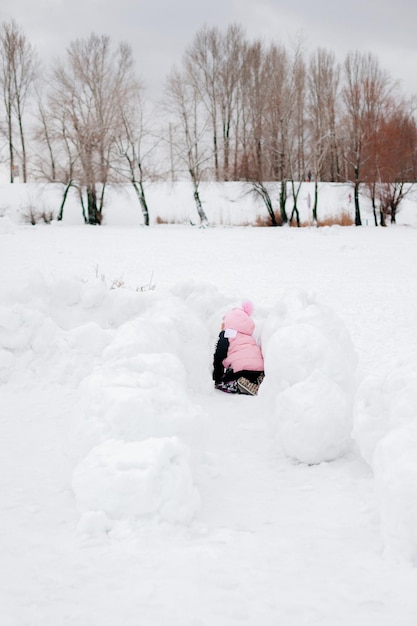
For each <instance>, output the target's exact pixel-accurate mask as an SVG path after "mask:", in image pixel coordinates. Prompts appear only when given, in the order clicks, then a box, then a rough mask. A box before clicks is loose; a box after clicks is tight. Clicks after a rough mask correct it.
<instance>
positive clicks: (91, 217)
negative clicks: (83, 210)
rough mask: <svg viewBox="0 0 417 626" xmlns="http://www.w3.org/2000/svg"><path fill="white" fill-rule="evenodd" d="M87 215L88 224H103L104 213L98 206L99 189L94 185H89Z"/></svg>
mask: <svg viewBox="0 0 417 626" xmlns="http://www.w3.org/2000/svg"><path fill="white" fill-rule="evenodd" d="M87 215H88V220H87V221H88V224H91V225H92V226H99V225H100V224H101V218H102V214H101V211H100V210H99V209H98V208H97V191H96V188H95V186H94V185H87Z"/></svg>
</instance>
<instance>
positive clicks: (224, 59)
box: [183, 25, 246, 180]
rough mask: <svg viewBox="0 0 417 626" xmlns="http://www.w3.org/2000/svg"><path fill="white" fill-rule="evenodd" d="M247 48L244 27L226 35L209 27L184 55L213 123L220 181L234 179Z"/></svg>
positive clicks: (235, 27) (201, 31) (184, 65)
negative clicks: (233, 159) (235, 133)
mask: <svg viewBox="0 0 417 626" xmlns="http://www.w3.org/2000/svg"><path fill="white" fill-rule="evenodd" d="M245 46H246V44H245V34H244V31H243V29H242V28H241V27H240V26H238V25H231V26H229V27H228V28H227V30H226V32H225V33H222V32H221V31H220V30H219V29H218V28H209V27H207V26H205V27H203V28H202V29H201V30H200V31H198V33H197V35H196V37H195V39H194V41H193V42H192V44H191V46H190V47H189V48H187V50H186V52H185V55H184V63H183V67H184V71H185V72H186V73H187V76H188V78H189V81H190V82H192V83H193V85H194V88H195V90H196V92H197V93H198V95H199V97H200V100H201V103H202V104H203V106H204V107H205V109H206V111H207V114H208V117H209V120H210V129H211V133H212V142H213V161H214V173H215V178H216V180H220V179H224V180H228V179H229V177H230V145H231V139H232V137H231V133H232V129H237V127H238V119H237V117H238V99H239V93H240V92H239V80H240V74H241V71H242V68H243V65H244V62H245ZM235 140H236V138H235Z"/></svg>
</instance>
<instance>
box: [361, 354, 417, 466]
mask: <svg viewBox="0 0 417 626" xmlns="http://www.w3.org/2000/svg"><path fill="white" fill-rule="evenodd" d="M416 380H417V362H416V360H415V356H414V354H412V355H410V356H404V357H403V358H402V359H398V360H397V362H394V363H393V362H392V361H391V362H390V363H389V364H382V365H381V366H380V369H379V372H378V371H377V372H375V373H373V374H370V375H368V376H367V377H366V378H365V379H364V380H363V382H362V383H361V385H360V387H359V389H358V392H357V394H356V399H355V407H354V427H353V438H354V439H355V441H356V443H357V445H358V448H359V450H360V452H361V455H362V456H363V458H364V459H365V461H366V462H367V463H368V464H369V465H370V466H371V467H372V465H373V455H374V452H375V448H376V446H377V444H378V442H379V441H380V440H381V439H382V437H384V436H385V435H386V434H387V433H388V432H390V431H391V430H393V429H396V428H400V427H402V426H405V425H407V424H409V423H412V422H415V421H416V419H417V418H416V415H417V413H416V410H417V387H416Z"/></svg>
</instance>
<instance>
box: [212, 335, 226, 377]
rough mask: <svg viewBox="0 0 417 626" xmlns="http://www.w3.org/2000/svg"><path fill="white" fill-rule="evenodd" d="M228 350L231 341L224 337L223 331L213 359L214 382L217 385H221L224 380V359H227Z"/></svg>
mask: <svg viewBox="0 0 417 626" xmlns="http://www.w3.org/2000/svg"><path fill="white" fill-rule="evenodd" d="M228 349H229V340H228V339H227V337H225V336H224V330H222V332H221V333H220V335H219V338H218V340H217V344H216V350H215V352H214V357H213V380H214V382H215V383H219V382H220V381H221V379H222V378H223V373H224V367H223V359H225V358H226V357H227V351H228Z"/></svg>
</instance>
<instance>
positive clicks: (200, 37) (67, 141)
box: [0, 21, 417, 225]
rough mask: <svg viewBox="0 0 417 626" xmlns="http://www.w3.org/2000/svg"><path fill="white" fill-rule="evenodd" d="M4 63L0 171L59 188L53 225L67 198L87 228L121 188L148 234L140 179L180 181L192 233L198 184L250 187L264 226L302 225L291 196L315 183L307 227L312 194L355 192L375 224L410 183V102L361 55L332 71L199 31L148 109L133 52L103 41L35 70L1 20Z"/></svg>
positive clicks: (26, 47) (321, 61) (413, 160)
mask: <svg viewBox="0 0 417 626" xmlns="http://www.w3.org/2000/svg"><path fill="white" fill-rule="evenodd" d="M0 63H1V67H0V93H1V97H2V111H1V117H0V130H1V134H2V137H3V142H2V145H1V152H0V155H1V160H2V161H3V162H4V163H7V165H8V167H9V171H10V181H11V182H13V181H14V180H15V179H16V177H17V176H19V180H21V181H23V182H26V181H27V180H28V179H29V177H30V178H31V179H38V180H44V181H51V182H60V183H62V184H63V200H62V205H61V208H60V213H59V215H58V219H60V218H61V217H62V212H63V210H64V204H65V199H66V197H67V193H68V191H69V189H70V188H71V187H73V188H75V189H76V190H77V192H78V194H79V198H80V206H81V209H82V211H83V215H84V219H85V222H86V223H90V224H100V223H101V220H102V215H103V209H104V206H105V192H106V186H107V185H108V184H109V183H120V182H129V183H130V184H132V185H133V187H134V189H135V191H136V194H137V198H138V202H139V203H140V207H141V210H142V215H143V220H144V223H145V224H149V211H148V206H147V201H146V182H147V181H149V180H155V179H159V180H176V179H179V178H181V179H183V178H184V176H187V177H188V178H189V179H190V180H191V181H192V183H193V192H194V199H195V203H196V209H197V211H198V213H199V216H200V219H201V221H202V222H206V221H207V218H206V215H205V212H204V209H203V202H202V199H201V198H200V187H199V186H200V183H201V181H203V180H215V181H230V180H244V181H248V183H249V184H250V186H251V188H252V189H253V191H254V192H255V193H257V194H259V195H260V196H261V197H262V199H263V201H264V202H265V205H266V207H267V209H268V212H269V216H270V220H271V224H272V225H281V224H284V223H286V222H287V221H288V220H291V221H292V220H293V219H294V220H295V221H296V222H298V223H299V214H298V209H297V198H298V193H299V191H300V185H301V182H302V181H304V180H313V181H314V182H315V190H316V193H315V197H314V201H313V202H314V203H313V207H312V209H313V218H314V219H315V221H316V222H317V211H318V190H319V186H318V183H319V182H320V181H333V182H350V183H351V184H352V188H353V197H354V201H355V223H356V225H360V224H361V211H360V202H359V199H360V191H363V189H364V188H366V189H367V191H368V193H369V195H370V198H371V199H372V206H373V209H374V217H375V224H376V225H377V224H382V225H385V220H386V216H387V215H389V216H390V218H391V220H392V221H395V215H396V212H397V210H398V206H399V204H400V202H401V200H402V199H403V197H404V196H405V194H406V193H408V192H409V191H410V189H412V186H413V185H412V184H413V183H414V182H415V181H416V180H417V126H416V121H415V117H414V108H413V100H411V99H407V98H406V97H405V96H404V95H402V93H401V90H400V88H399V87H398V85H397V84H396V82H395V81H394V80H393V79H392V78H391V76H390V75H389V74H388V73H387V72H386V71H384V70H383V69H382V68H381V67H380V65H379V63H378V60H377V58H376V57H375V56H373V55H372V54H370V53H360V52H351V53H349V54H348V55H347V56H346V58H345V60H344V62H343V63H340V62H338V61H337V60H336V58H335V55H334V54H333V53H332V52H331V51H328V50H325V49H321V48H319V49H317V50H316V51H314V52H313V53H311V54H309V55H306V53H305V52H304V51H303V49H302V47H301V46H300V45H294V46H293V47H291V48H288V47H286V46H284V45H281V44H278V43H268V44H267V43H265V42H263V41H249V40H248V38H247V37H246V34H245V31H244V30H243V28H242V27H240V26H239V25H231V26H229V27H227V28H226V29H224V30H223V31H222V30H219V29H218V28H209V27H204V28H202V29H201V30H200V31H198V32H197V34H196V36H195V37H194V40H193V41H192V43H191V45H190V46H189V47H188V48H186V50H185V52H184V55H183V58H182V60H181V63H180V64H179V66H178V67H174V68H173V69H172V70H171V72H170V74H169V76H168V77H167V80H166V84H165V92H164V97H163V99H162V102H160V103H157V104H156V103H154V105H152V109H151V108H150V106H149V103H148V104H147V105H145V104H144V102H145V95H146V94H145V89H144V88H143V86H142V84H141V81H140V80H139V78H138V76H137V73H136V69H135V62H134V58H133V54H132V50H131V48H130V46H128V45H127V44H126V43H121V44H119V45H117V46H115V47H114V46H113V45H112V42H111V40H110V38H109V37H107V36H98V35H95V34H92V35H91V36H90V37H89V38H87V39H77V40H75V41H73V42H72V43H71V44H70V45H69V47H68V49H67V50H66V52H65V54H64V55H63V56H62V58H61V59H59V60H57V61H56V62H54V63H53V65H52V67H48V68H46V69H45V68H41V66H40V63H39V62H38V60H37V56H36V51H35V50H34V48H33V46H32V45H31V44H30V42H29V41H28V39H27V38H26V36H25V34H24V33H23V32H22V30H21V29H20V27H19V26H18V25H17V24H16V23H15V22H14V21H12V22H5V23H2V24H1V27H0ZM271 185H272V188H273V189H274V193H273V194H272V193H271ZM275 191H276V193H275ZM275 195H276V197H277V198H278V199H279V201H278V205H277V207H274V202H273V200H274V198H275ZM289 199H290V203H289V202H288V200H289ZM288 206H291V215H290V216H288V214H287V207H288Z"/></svg>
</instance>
